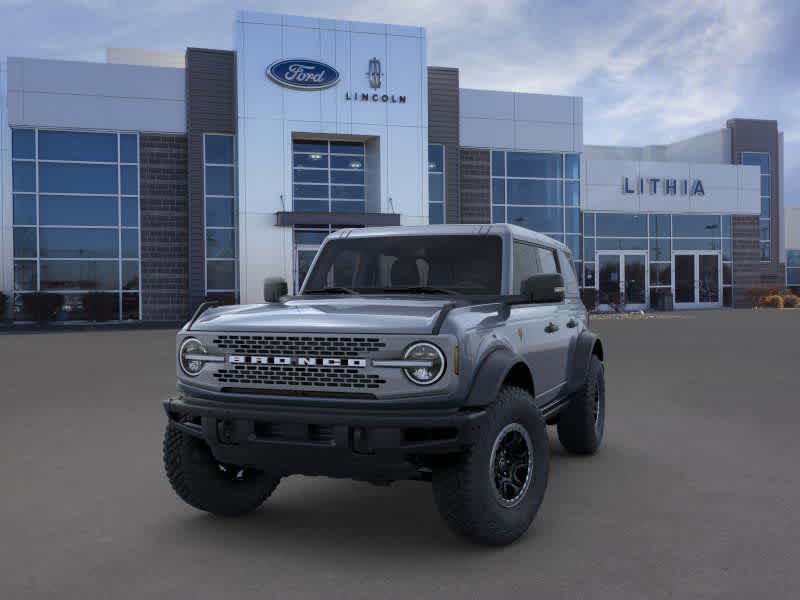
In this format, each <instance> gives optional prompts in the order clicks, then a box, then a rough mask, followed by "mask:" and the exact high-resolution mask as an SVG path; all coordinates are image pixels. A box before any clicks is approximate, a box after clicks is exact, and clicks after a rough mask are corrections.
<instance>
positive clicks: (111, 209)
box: [39, 194, 135, 227]
mask: <svg viewBox="0 0 800 600" xmlns="http://www.w3.org/2000/svg"><path fill="white" fill-rule="evenodd" d="M134 200H135V199H134ZM39 223H40V224H41V225H108V226H113V227H116V226H117V197H116V196H61V195H49V194H41V195H40V196H39Z"/></svg>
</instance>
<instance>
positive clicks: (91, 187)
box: [39, 163, 118, 194]
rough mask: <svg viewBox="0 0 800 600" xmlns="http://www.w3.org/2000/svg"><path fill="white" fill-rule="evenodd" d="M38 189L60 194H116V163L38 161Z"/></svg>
mask: <svg viewBox="0 0 800 600" xmlns="http://www.w3.org/2000/svg"><path fill="white" fill-rule="evenodd" d="M39 191H40V192H43V193H48V192H53V193H60V194H117V193H118V190H117V165H81V164H70V163H39Z"/></svg>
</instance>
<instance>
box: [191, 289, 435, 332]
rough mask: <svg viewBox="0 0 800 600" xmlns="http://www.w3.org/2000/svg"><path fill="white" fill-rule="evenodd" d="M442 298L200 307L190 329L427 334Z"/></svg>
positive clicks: (291, 301)
mask: <svg viewBox="0 0 800 600" xmlns="http://www.w3.org/2000/svg"><path fill="white" fill-rule="evenodd" d="M449 302H451V300H450V299H447V298H440V297H437V298H431V299H427V298H426V299H419V298H415V299H410V298H386V297H368V296H365V297H346V298H341V297H336V298H319V299H317V298H314V299H302V300H299V299H298V300H289V301H287V302H284V303H280V304H278V303H276V304H245V305H238V306H223V307H220V308H211V309H209V310H207V311H205V312H204V313H203V314H202V315H200V317H199V318H198V319H197V321H195V322H194V324H192V326H191V329H190V330H191V331H220V332H229V331H237V332H255V331H259V332H296V333H320V334H324V333H412V334H421V335H423V334H430V333H431V330H432V329H433V326H434V323H435V322H436V318H437V316H438V315H439V312H440V311H441V309H442V307H443V306H444V305H445V304H448V303H449Z"/></svg>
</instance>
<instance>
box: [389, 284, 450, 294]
mask: <svg viewBox="0 0 800 600" xmlns="http://www.w3.org/2000/svg"><path fill="white" fill-rule="evenodd" d="M383 292H384V293H387V294H391V293H396V292H407V293H409V294H448V295H459V294H460V293H461V292H456V291H455V290H448V289H447V288H440V287H434V286H430V285H412V286H408V287H388V288H383Z"/></svg>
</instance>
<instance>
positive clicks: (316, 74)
mask: <svg viewBox="0 0 800 600" xmlns="http://www.w3.org/2000/svg"><path fill="white" fill-rule="evenodd" d="M267 75H268V76H269V78H270V79H272V80H273V81H274V82H275V83H278V84H280V85H283V86H286V87H290V88H294V89H298V90H324V89H325V88H329V87H331V86H334V85H336V84H337V83H338V82H339V71H337V70H336V69H334V68H333V67H332V66H330V65H326V64H325V63H323V62H319V61H316V60H307V59H303V58H292V59H287V60H278V61H275V62H274V63H272V64H271V65H270V66H269V67H268V68H267Z"/></svg>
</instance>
